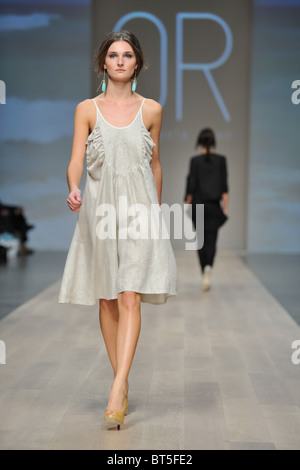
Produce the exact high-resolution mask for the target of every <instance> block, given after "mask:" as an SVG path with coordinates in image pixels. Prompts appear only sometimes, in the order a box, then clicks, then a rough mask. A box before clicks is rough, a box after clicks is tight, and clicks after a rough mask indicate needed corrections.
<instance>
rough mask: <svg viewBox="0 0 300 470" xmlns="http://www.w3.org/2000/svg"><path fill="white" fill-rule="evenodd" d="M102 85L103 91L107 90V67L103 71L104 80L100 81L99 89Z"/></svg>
mask: <svg viewBox="0 0 300 470" xmlns="http://www.w3.org/2000/svg"><path fill="white" fill-rule="evenodd" d="M100 87H101V90H102V91H103V93H104V92H105V90H106V81H105V69H104V73H103V79H102V82H101V83H100V85H99V86H98V88H97V91H98V90H99V88H100Z"/></svg>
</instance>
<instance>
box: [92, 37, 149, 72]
mask: <svg viewBox="0 0 300 470" xmlns="http://www.w3.org/2000/svg"><path fill="white" fill-rule="evenodd" d="M116 41H126V42H128V44H130V45H131V47H132V49H133V52H134V54H135V57H136V62H137V69H136V76H137V77H138V75H139V73H140V72H141V70H142V69H143V68H144V69H146V68H147V67H148V65H147V63H146V61H145V58H144V54H143V52H142V48H141V46H140V43H139V40H138V38H137V37H136V36H135V35H134V34H133V33H131V32H130V31H125V30H123V31H118V32H115V31H113V32H111V33H109V34H108V35H107V36H106V38H105V39H104V41H103V42H102V44H101V45H100V47H99V49H98V52H97V54H96V57H95V60H94V70H95V71H96V72H97V74H98V76H99V75H100V74H101V73H103V72H104V64H105V58H106V55H107V51H108V49H109V48H110V46H111V45H112V44H113V43H114V42H116Z"/></svg>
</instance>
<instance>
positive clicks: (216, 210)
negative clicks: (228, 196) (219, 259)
mask: <svg viewBox="0 0 300 470" xmlns="http://www.w3.org/2000/svg"><path fill="white" fill-rule="evenodd" d="M198 203H199V204H204V243H203V247H202V248H201V249H200V250H197V251H198V257H199V262H200V266H201V270H202V272H203V271H204V268H205V266H207V265H209V266H213V264H214V259H215V256H216V251H217V238H218V231H219V228H220V227H221V226H222V225H223V224H224V223H225V221H226V220H227V216H225V215H224V213H223V210H222V209H221V207H220V202H219V201H199V202H198ZM193 211H194V212H193V223H194V227H195V229H196V228H197V227H196V225H197V224H196V217H195V214H196V213H195V208H193Z"/></svg>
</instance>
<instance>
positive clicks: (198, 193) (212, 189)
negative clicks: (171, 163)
mask: <svg viewBox="0 0 300 470" xmlns="http://www.w3.org/2000/svg"><path fill="white" fill-rule="evenodd" d="M228 192H229V188H228V181H227V163H226V157H224V156H223V155H218V154H216V153H212V154H209V155H207V154H201V155H196V156H194V157H192V158H191V160H190V170H189V174H188V176H187V182H186V192H185V198H184V201H185V200H186V196H187V194H192V195H193V202H194V203H204V202H210V201H220V199H221V198H222V194H223V193H228Z"/></svg>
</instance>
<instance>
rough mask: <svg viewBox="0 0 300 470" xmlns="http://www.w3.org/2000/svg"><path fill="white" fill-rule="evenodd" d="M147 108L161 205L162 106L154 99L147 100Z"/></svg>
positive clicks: (155, 176)
mask: <svg viewBox="0 0 300 470" xmlns="http://www.w3.org/2000/svg"><path fill="white" fill-rule="evenodd" d="M147 104H148V110H149V111H150V113H151V121H152V125H151V127H150V133H151V137H152V139H153V142H154V143H155V147H154V149H153V153H152V162H151V164H152V173H153V176H154V179H155V183H156V190H157V195H158V202H159V205H161V193H162V168H161V163H160V160H159V136H160V131H161V125H162V110H163V108H162V106H161V105H160V104H159V103H157V102H156V101H154V100H149V103H147Z"/></svg>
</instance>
